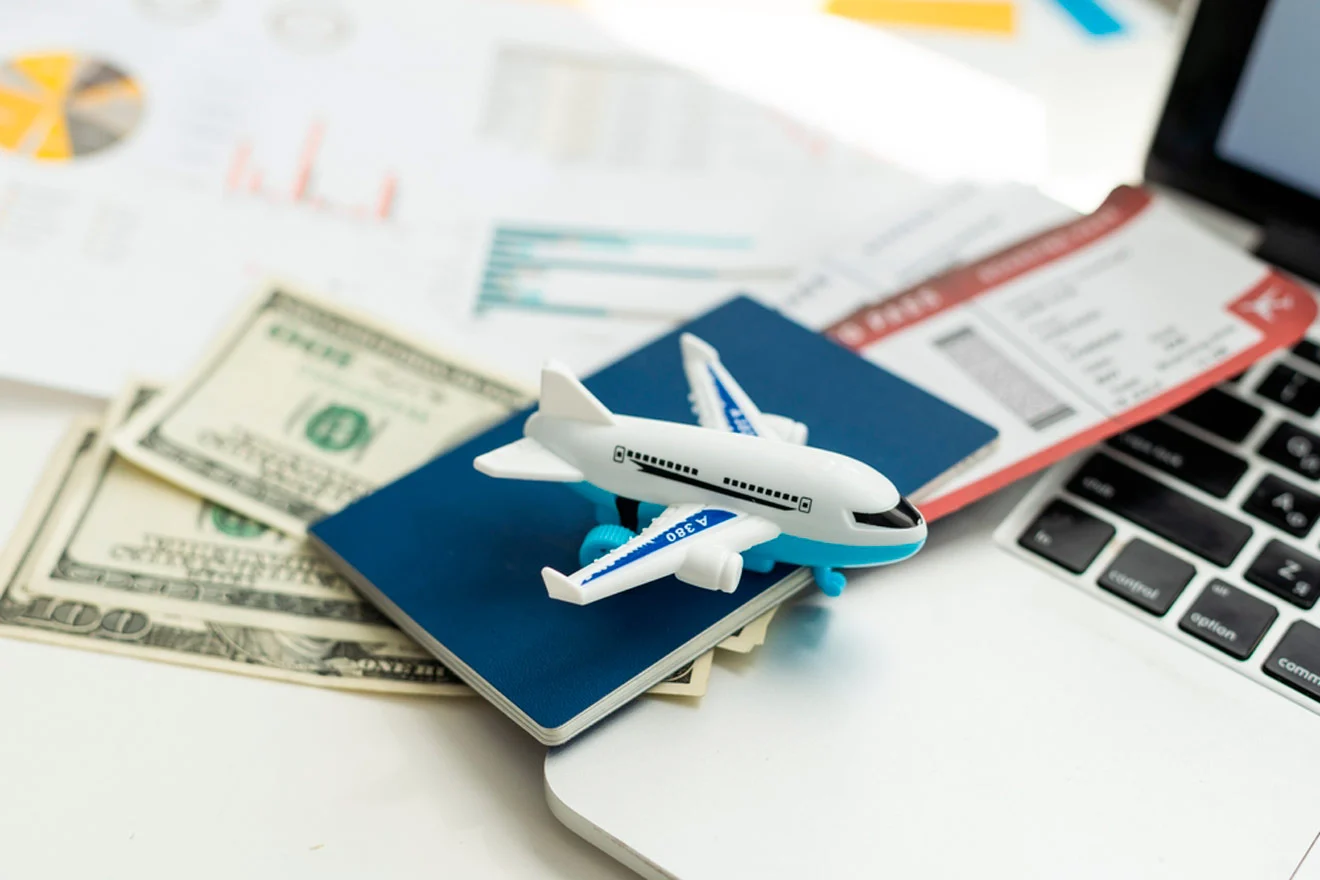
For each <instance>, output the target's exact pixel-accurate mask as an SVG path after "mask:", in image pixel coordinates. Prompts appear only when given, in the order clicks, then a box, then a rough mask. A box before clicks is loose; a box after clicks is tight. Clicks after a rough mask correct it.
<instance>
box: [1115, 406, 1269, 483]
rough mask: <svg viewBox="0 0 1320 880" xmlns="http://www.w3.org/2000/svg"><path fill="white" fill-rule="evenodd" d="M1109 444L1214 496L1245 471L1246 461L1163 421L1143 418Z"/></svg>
mask: <svg viewBox="0 0 1320 880" xmlns="http://www.w3.org/2000/svg"><path fill="white" fill-rule="evenodd" d="M1109 445H1110V446H1112V447H1114V448H1115V449H1121V450H1122V451H1124V452H1126V453H1127V454H1128V455H1130V456H1132V457H1133V458H1136V459H1138V460H1140V461H1144V462H1145V463H1146V464H1148V465H1150V466H1151V467H1153V468H1155V469H1156V470H1160V471H1164V472H1165V473H1166V474H1172V475H1173V476H1175V477H1178V478H1179V479H1181V480H1183V481H1185V482H1187V483H1189V484H1191V485H1193V486H1195V487H1196V488H1198V489H1200V490H1201V491H1203V492H1206V493H1208V494H1210V495H1213V496H1215V497H1216V498H1227V497H1228V493H1229V492H1230V491H1232V489H1233V487H1234V486H1236V485H1237V481H1238V480H1240V479H1242V475H1243V474H1245V473H1246V472H1247V463H1246V462H1245V461H1243V460H1242V459H1240V458H1238V457H1237V456H1236V455H1233V454H1232V453H1229V452H1225V451H1224V450H1222V449H1220V448H1219V447H1218V446H1214V445H1211V444H1209V443H1206V442H1205V441H1204V440H1201V439H1199V438H1197V437H1193V436H1192V435H1191V434H1187V433H1184V432H1182V431H1179V430H1178V429H1177V428H1175V427H1173V425H1169V424H1165V423H1164V422H1146V423H1145V424H1144V425H1137V426H1136V427H1135V428H1131V429H1129V430H1127V431H1124V432H1123V433H1122V434H1119V435H1117V436H1115V437H1111V438H1110V439H1109Z"/></svg>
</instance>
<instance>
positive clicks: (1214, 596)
mask: <svg viewBox="0 0 1320 880" xmlns="http://www.w3.org/2000/svg"><path fill="white" fill-rule="evenodd" d="M1278 616H1279V612H1278V611H1275V610H1274V606H1273V605H1271V604H1270V603H1269V602H1266V601H1264V600H1263V599H1257V598H1256V597H1255V596H1252V595H1250V594H1248V593H1245V592H1243V591H1242V590H1239V589H1238V588H1237V587H1230V586H1229V585H1228V584H1226V583H1224V582H1223V581H1220V580H1214V581H1211V582H1210V586H1208V587H1206V588H1205V590H1203V591H1202V592H1201V595H1200V596H1197V597H1196V602H1195V603H1193V605H1192V607H1191V608H1189V609H1188V610H1187V613H1186V614H1185V615H1183V619H1182V620H1180V621H1178V628H1179V629H1181V630H1182V631H1183V632H1187V633H1191V634H1192V635H1194V636H1196V637H1197V638H1198V639H1200V640H1201V641H1203V642H1205V643H1206V644H1207V645H1213V646H1214V647H1216V648H1218V649H1219V650H1221V651H1223V652H1224V653H1225V654H1228V655H1229V656H1230V657H1236V658H1237V659H1239V660H1245V659H1247V658H1248V657H1250V656H1251V652H1252V651H1254V650H1256V646H1257V645H1259V644H1260V640H1261V639H1262V638H1263V637H1264V636H1265V631H1266V630H1267V629H1269V628H1270V624H1272V623H1274V618H1276V617H1278Z"/></svg>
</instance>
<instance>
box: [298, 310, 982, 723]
mask: <svg viewBox="0 0 1320 880" xmlns="http://www.w3.org/2000/svg"><path fill="white" fill-rule="evenodd" d="M684 331H687V332H691V333H694V334H696V335H697V336H699V337H701V338H702V339H704V340H706V341H707V342H709V343H710V344H711V345H713V346H715V348H716V349H718V350H719V353H720V359H721V360H722V361H723V363H724V365H725V366H726V367H727V368H728V369H729V371H730V373H732V375H733V376H734V378H736V379H737V380H738V382H739V383H740V384H741V385H742V386H743V388H744V389H745V390H746V391H747V393H748V394H749V395H750V396H751V398H752V400H754V401H755V402H756V404H757V406H759V407H760V408H761V410H762V411H763V412H766V413H776V414H779V415H785V416H789V417H791V418H794V419H797V420H799V421H801V422H803V423H805V424H806V425H807V427H808V435H807V441H808V443H809V444H810V445H812V446H819V447H823V448H826V449H832V450H834V451H836V452H841V453H843V454H845V455H850V456H852V457H854V458H857V459H859V460H861V461H864V462H867V463H868V464H870V465H872V466H873V467H875V468H876V469H877V470H879V471H880V472H881V473H883V474H885V475H886V476H888V477H889V478H890V480H892V481H893V483H894V485H895V486H896V487H897V488H898V490H899V491H900V492H902V493H903V494H904V495H907V494H910V493H912V492H914V491H915V490H917V489H919V488H921V487H923V486H926V485H927V484H929V483H930V482H932V481H933V480H935V479H936V478H938V477H940V476H941V475H943V474H945V473H946V472H948V471H949V470H950V469H951V468H953V467H955V466H956V465H958V464H960V463H962V462H963V461H965V460H966V459H968V458H969V457H971V456H973V455H974V454H975V453H977V452H978V451H980V450H981V449H983V448H984V447H985V446H987V445H988V444H989V443H990V442H992V441H993V440H994V438H995V437H996V435H997V432H996V431H995V429H994V428H992V427H990V426H989V425H986V424H985V423H983V422H981V421H979V420H977V419H975V418H973V417H972V416H969V415H967V414H966V413H964V412H962V411H961V410H958V409H956V408H955V407H953V406H950V405H949V404H947V403H945V402H944V401H942V400H940V399H938V398H936V397H933V396H931V395H930V394H928V393H926V392H925V391H922V390H921V389H919V388H917V387H916V386H914V385H911V384H909V383H908V382H906V381H904V380H902V379H900V378H898V377H897V376H894V375H893V374H891V373H889V372H886V371H885V370H883V369H881V368H880V367H877V366H875V365H874V364H871V363H869V362H867V361H864V360H862V359H861V358H859V357H858V356H857V355H855V354H853V353H851V352H849V351H847V350H845V349H844V348H842V347H840V346H838V345H836V344H835V343H833V342H831V341H829V340H827V339H826V338H824V337H822V336H819V335H817V334H815V333H813V332H811V331H810V330H807V329H806V328H804V327H802V326H800V325H798V324H795V323H793V322H792V321H790V320H789V319H787V318H785V317H783V316H782V315H780V314H779V313H778V312H775V311H773V310H771V309H769V308H766V307H765V306H762V305H760V304H758V303H756V302H754V301H753V300H751V299H748V298H746V297H738V298H735V299H732V300H730V301H728V302H727V303H725V304H723V305H721V306H719V307H717V308H716V309H714V310H713V311H711V312H709V313H707V314H705V315H703V316H701V317H698V318H696V319H695V320H693V321H691V322H690V323H688V324H687V325H685V326H683V327H680V328H679V329H677V330H675V331H673V332H672V333H669V334H666V335H664V336H662V337H660V338H659V339H657V340H656V341H654V342H652V343H650V344H648V345H647V346H645V347H644V348H641V349H640V350H638V351H636V352H634V353H632V354H630V355H627V356H625V357H624V358H623V359H622V360H620V361H618V362H616V363H614V364H612V365H610V366H608V367H605V368H604V369H602V370H600V371H599V372H597V373H596V374H594V375H592V376H590V377H588V378H586V379H584V383H585V384H586V386H587V387H588V388H590V389H591V391H592V392H593V393H594V394H596V396H597V397H599V398H600V400H601V402H602V403H604V404H605V405H606V406H607V407H609V408H610V410H612V411H613V412H617V413H620V414H623V415H634V416H645V417H650V418H656V419H667V420H670V421H678V422H690V423H695V417H694V416H693V414H692V411H691V408H690V406H689V403H688V385H687V380H686V378H685V377H684V374H683V367H682V362H681V355H680V352H679V344H678V336H679V334H680V333H682V332H684ZM528 412H529V411H524V412H520V413H517V414H515V415H513V416H511V417H510V418H509V419H508V420H507V421H505V422H503V423H501V424H499V425H497V426H495V427H493V428H491V429H489V430H488V431H486V432H485V433H483V434H480V435H478V436H477V437H475V438H473V439H472V440H470V441H468V442H467V443H464V444H463V445H461V446H459V447H457V448H455V449H453V450H451V451H450V452H448V453H446V454H444V455H441V456H439V457H438V458H436V459H434V460H433V461H431V462H429V463H428V464H426V465H423V466H422V467H420V468H418V469H417V470H416V471H413V472H412V473H410V474H407V475H406V476H403V477H401V478H399V479H398V480H396V481H395V482H394V483H392V484H390V485H388V486H385V487H384V488H382V489H380V490H378V491H376V492H374V493H373V494H371V495H368V496H366V497H364V498H362V499H360V500H358V501H357V502H356V503H354V504H352V505H350V506H349V507H347V508H345V509H344V510H342V511H341V512H339V513H338V514H335V515H333V516H330V517H327V518H326V519H324V520H322V521H321V522H319V523H317V524H316V525H314V526H313V527H312V528H311V535H312V537H313V540H314V541H315V542H317V543H318V544H319V545H320V546H321V547H322V548H323V549H324V550H327V551H329V555H330V557H331V558H332V559H334V560H335V562H336V563H337V564H338V565H340V566H341V568H343V569H344V571H345V572H346V574H347V575H348V576H349V577H350V579H352V580H353V581H354V582H355V583H357V584H358V585H359V586H360V587H362V588H363V591H364V592H365V593H366V594H367V596H368V598H371V599H374V600H376V601H377V602H378V604H380V605H381V607H382V610H383V611H384V612H385V613H386V614H388V615H389V616H390V617H391V618H392V619H393V620H394V621H395V623H397V624H399V625H400V626H401V627H402V628H403V629H404V630H405V631H407V632H409V633H410V634H411V635H413V636H414V637H415V638H417V639H418V641H419V642H421V643H422V644H423V646H424V647H426V648H428V649H429V650H431V651H433V652H434V653H436V655H437V656H438V657H439V658H440V660H441V661H442V662H445V663H447V664H448V665H449V666H450V667H451V669H452V670H453V671H454V672H455V673H456V674H457V675H459V677H461V678H463V679H464V680H465V681H466V682H467V683H468V684H470V685H472V686H473V687H474V688H475V689H476V690H477V691H478V692H479V693H481V694H482V695H483V696H485V697H487V698H488V699H490V700H491V701H492V702H494V703H495V704H496V705H497V706H499V707H500V708H501V709H502V710H503V711H504V712H505V713H506V714H508V715H510V717H512V718H513V719H514V720H515V721H517V722H518V723H519V724H521V725H522V726H523V727H524V728H525V729H527V730H528V732H530V733H532V735H533V736H535V737H536V738H537V739H539V740H541V741H542V742H545V743H548V744H557V743H559V742H563V741H566V740H567V739H569V738H570V737H571V736H573V735H575V734H576V733H578V732H580V730H582V729H584V728H585V727H586V726H588V725H589V724H591V723H594V722H595V721H597V720H599V718H600V717H603V716H604V715H605V714H608V712H609V711H612V709H614V708H617V707H618V706H619V705H622V703H624V702H626V701H627V700H628V699H631V698H632V697H633V696H636V695H637V694H640V693H642V692H643V691H644V690H646V689H647V688H649V687H651V686H652V685H654V684H656V683H658V682H659V681H661V680H663V679H664V678H665V677H666V676H667V675H669V674H671V673H673V672H674V671H675V670H677V669H679V668H680V667H682V666H683V665H684V664H685V663H687V662H690V661H691V660H693V659H694V658H696V657H698V656H700V655H701V653H703V652H704V651H706V650H709V649H710V648H711V647H713V645H714V644H715V643H716V642H718V641H719V640H720V639H722V638H724V637H725V636H727V635H729V634H730V633H732V632H733V631H734V630H736V629H737V628H738V627H740V626H742V625H744V624H746V623H747V622H749V621H750V620H751V619H752V618H753V617H754V616H755V615H756V614H760V613H763V612H764V611H765V610H766V609H767V607H768V606H769V605H773V604H775V603H776V602H778V601H782V600H783V599H784V598H787V596H788V595H791V593H793V592H795V591H796V589H798V587H799V586H800V581H801V579H800V578H799V579H797V580H795V581H794V582H793V583H791V584H786V583H785V579H786V578H787V577H788V576H789V575H791V574H792V573H793V571H794V569H792V568H791V567H789V566H784V565H780V566H776V568H775V569H774V570H773V571H771V572H769V573H766V574H758V573H756V572H751V571H745V572H744V573H743V576H742V581H741V583H740V584H739V586H738V589H737V590H736V591H735V592H733V593H720V592H714V591H710V590H703V589H699V588H697V587H692V586H689V585H687V584H682V583H679V582H678V581H677V580H675V579H674V578H672V577H671V578H666V579H664V580H662V581H657V582H655V583H651V584H648V585H645V586H642V587H639V588H636V589H633V590H630V591H628V592H625V593H621V594H618V595H616V596H612V597H610V598H608V599H604V600H602V601H600V602H597V603H594V604H591V605H585V606H576V605H569V604H566V603H563V602H558V601H556V600H554V599H551V598H550V597H549V596H547V595H546V591H545V586H544V584H543V583H542V580H541V574H540V572H541V568H542V566H546V565H550V566H553V567H555V568H556V569H558V570H560V571H566V572H568V571H575V570H576V569H577V568H578V560H577V554H578V545H579V543H580V542H581V540H582V538H583V536H585V535H586V533H587V531H588V530H589V529H590V528H591V527H592V526H594V525H595V524H596V523H595V519H594V517H593V509H592V506H591V504H590V503H588V502H587V501H586V500H585V499H584V498H582V497H581V496H579V495H578V494H577V493H575V492H574V491H573V490H572V489H570V488H568V487H567V486H565V485H563V484H559V483H536V482H523V481H517V480H501V479H494V478H491V477H487V476H485V475H483V474H480V473H478V472H477V471H476V470H475V469H474V468H473V466H472V460H473V458H475V457H476V456H477V455H480V454H481V453H483V452H487V451H489V450H491V449H494V448H496V447H498V446H502V445H503V444H505V443H510V442H512V441H514V440H517V439H518V438H520V437H521V436H522V426H523V422H524V421H525V420H526V418H527V415H528ZM777 588H778V594H777V595H772V594H773V593H775V592H776V589H777Z"/></svg>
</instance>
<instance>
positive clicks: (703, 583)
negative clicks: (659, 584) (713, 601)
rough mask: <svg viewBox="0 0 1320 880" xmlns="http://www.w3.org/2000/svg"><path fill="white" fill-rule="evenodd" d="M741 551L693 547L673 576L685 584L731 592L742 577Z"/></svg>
mask: <svg viewBox="0 0 1320 880" xmlns="http://www.w3.org/2000/svg"><path fill="white" fill-rule="evenodd" d="M742 570H743V559H742V554H741V553H732V552H730V551H728V550H723V549H721V548H719V547H693V548H692V549H691V550H690V551H688V554H687V557H686V558H685V559H684V560H683V564H682V565H680V566H679V567H678V571H676V572H674V577H676V578H678V579H679V580H680V581H682V582H683V583H685V584H692V586H694V587H701V588H702V589H706V590H722V591H723V592H725V593H732V592H733V591H734V590H736V589H738V581H739V580H740V579H741V578H742Z"/></svg>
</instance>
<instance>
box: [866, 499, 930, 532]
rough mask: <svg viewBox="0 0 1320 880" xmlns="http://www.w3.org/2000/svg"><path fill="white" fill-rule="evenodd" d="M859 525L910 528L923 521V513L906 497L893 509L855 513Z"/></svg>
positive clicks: (899, 500)
mask: <svg viewBox="0 0 1320 880" xmlns="http://www.w3.org/2000/svg"><path fill="white" fill-rule="evenodd" d="M853 519H854V520H856V521H857V524H858V525H862V526H877V527H879V528H882V529H910V528H912V527H913V526H915V525H917V524H918V523H920V522H921V514H920V513H918V512H917V509H916V508H915V507H913V506H912V505H911V504H910V503H909V502H908V500H907V499H906V498H900V499H898V504H897V505H895V506H894V508H893V509H892V510H886V511H884V512H883V513H856V512H854V513H853Z"/></svg>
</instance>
